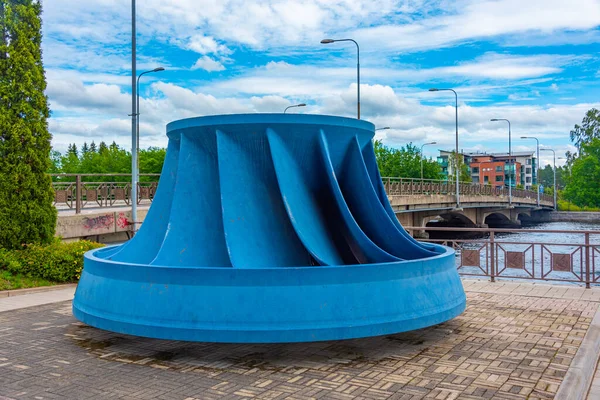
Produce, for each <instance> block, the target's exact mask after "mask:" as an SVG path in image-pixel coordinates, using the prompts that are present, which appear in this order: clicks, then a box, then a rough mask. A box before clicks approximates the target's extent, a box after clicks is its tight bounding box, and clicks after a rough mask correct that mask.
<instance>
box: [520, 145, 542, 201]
mask: <svg viewBox="0 0 600 400" xmlns="http://www.w3.org/2000/svg"><path fill="white" fill-rule="evenodd" d="M521 139H534V140H535V141H536V143H537V144H536V149H537V160H536V162H537V165H536V166H535V167H536V171H535V174H536V183H537V185H538V190H537V206H538V207H539V206H540V141H539V140H538V138H536V137H533V136H521Z"/></svg>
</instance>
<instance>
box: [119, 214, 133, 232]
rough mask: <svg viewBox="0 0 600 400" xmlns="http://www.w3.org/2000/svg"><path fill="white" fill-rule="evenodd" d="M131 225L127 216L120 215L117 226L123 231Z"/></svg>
mask: <svg viewBox="0 0 600 400" xmlns="http://www.w3.org/2000/svg"><path fill="white" fill-rule="evenodd" d="M129 224H130V222H129V220H128V219H127V217H126V216H125V214H124V213H119V218H117V226H118V227H119V228H121V229H125V228H126V227H127V226H128V225H129Z"/></svg>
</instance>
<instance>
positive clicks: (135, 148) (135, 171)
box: [131, 67, 165, 235]
mask: <svg viewBox="0 0 600 400" xmlns="http://www.w3.org/2000/svg"><path fill="white" fill-rule="evenodd" d="M164 70H165V69H164V68H163V67H158V68H154V69H153V70H150V71H144V72H142V73H141V74H139V75H138V77H137V81H136V84H135V88H134V90H133V95H134V97H135V107H134V108H135V109H134V110H133V113H132V118H133V121H134V123H133V126H134V135H133V140H132V151H131V169H132V171H131V219H132V222H133V229H132V230H133V234H134V235H135V232H136V231H137V202H138V196H137V186H138V181H139V174H140V170H139V169H140V168H139V150H140V78H141V77H142V75H145V74H149V73H151V72H160V71H164ZM134 74H135V69H134Z"/></svg>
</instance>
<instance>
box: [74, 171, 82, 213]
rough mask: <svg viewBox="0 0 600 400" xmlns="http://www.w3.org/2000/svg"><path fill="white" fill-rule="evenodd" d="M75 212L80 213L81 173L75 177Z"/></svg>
mask: <svg viewBox="0 0 600 400" xmlns="http://www.w3.org/2000/svg"><path fill="white" fill-rule="evenodd" d="M75 214H81V175H77V176H76V177H75Z"/></svg>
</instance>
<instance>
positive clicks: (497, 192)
mask: <svg viewBox="0 0 600 400" xmlns="http://www.w3.org/2000/svg"><path fill="white" fill-rule="evenodd" d="M381 179H382V180H383V184H384V186H385V190H386V192H387V194H388V195H395V196H414V195H419V194H426V195H432V194H437V195H454V194H456V185H455V183H454V182H451V181H445V180H434V179H422V180H421V179H414V178H390V177H385V178H381ZM459 191H460V194H461V195H466V196H469V195H481V196H508V188H505V187H502V186H500V187H497V186H492V185H482V184H480V183H472V182H462V183H460V184H459ZM512 196H513V197H515V198H524V199H531V200H537V192H535V191H533V190H525V189H516V188H513V189H512ZM540 201H544V202H549V203H550V204H553V202H554V198H553V197H552V196H550V195H547V194H540Z"/></svg>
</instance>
